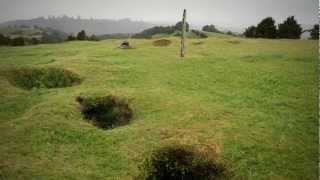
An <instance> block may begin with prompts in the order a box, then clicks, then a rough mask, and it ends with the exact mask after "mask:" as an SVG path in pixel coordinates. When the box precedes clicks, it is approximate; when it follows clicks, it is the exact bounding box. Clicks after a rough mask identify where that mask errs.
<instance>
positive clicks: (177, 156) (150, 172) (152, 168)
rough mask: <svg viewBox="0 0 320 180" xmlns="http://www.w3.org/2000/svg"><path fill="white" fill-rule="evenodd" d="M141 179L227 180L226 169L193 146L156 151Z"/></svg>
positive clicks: (148, 160) (213, 158)
mask: <svg viewBox="0 0 320 180" xmlns="http://www.w3.org/2000/svg"><path fill="white" fill-rule="evenodd" d="M142 172H143V173H142V174H143V175H141V176H139V179H146V180H151V179H157V180H216V179H227V175H226V174H227V173H226V168H225V167H224V166H223V165H222V164H220V163H218V162H217V161H216V159H215V157H212V156H211V155H210V154H208V153H206V152H203V151H199V150H196V149H195V148H194V147H191V146H185V145H184V146H180V145H173V146H168V147H163V148H160V149H158V150H157V151H154V152H153V154H152V155H151V157H150V158H149V159H147V160H146V161H145V162H144V165H143V166H142Z"/></svg>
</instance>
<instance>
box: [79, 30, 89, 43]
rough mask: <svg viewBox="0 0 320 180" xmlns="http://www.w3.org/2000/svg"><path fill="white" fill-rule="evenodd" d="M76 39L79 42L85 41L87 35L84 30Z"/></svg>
mask: <svg viewBox="0 0 320 180" xmlns="http://www.w3.org/2000/svg"><path fill="white" fill-rule="evenodd" d="M77 39H78V40H80V41H84V40H86V39H87V34H86V32H85V31H84V30H82V31H80V32H79V33H78V35H77Z"/></svg>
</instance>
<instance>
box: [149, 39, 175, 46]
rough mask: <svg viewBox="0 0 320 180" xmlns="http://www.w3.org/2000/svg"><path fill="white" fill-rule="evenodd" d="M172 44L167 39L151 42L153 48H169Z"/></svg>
mask: <svg viewBox="0 0 320 180" xmlns="http://www.w3.org/2000/svg"><path fill="white" fill-rule="evenodd" d="M171 43H172V42H171V41H170V40H168V39H159V40H156V41H154V42H153V45H154V46H158V47H164V46H169V45H170V44H171Z"/></svg>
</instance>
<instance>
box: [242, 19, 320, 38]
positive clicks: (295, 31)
mask: <svg viewBox="0 0 320 180" xmlns="http://www.w3.org/2000/svg"><path fill="white" fill-rule="evenodd" d="M308 31H310V35H311V39H319V25H314V27H313V29H311V30H308ZM302 33H303V29H302V27H301V25H300V24H298V22H297V20H296V19H295V18H294V16H290V17H288V18H287V19H286V20H284V21H283V22H282V23H280V24H278V26H276V24H275V20H274V19H273V18H272V17H267V18H265V19H263V20H262V21H261V22H260V23H258V25H257V26H250V27H248V28H247V29H246V30H245V32H244V33H243V34H244V36H245V37H248V38H269V39H276V38H280V39H300V36H301V34H302Z"/></svg>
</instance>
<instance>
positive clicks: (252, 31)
mask: <svg viewBox="0 0 320 180" xmlns="http://www.w3.org/2000/svg"><path fill="white" fill-rule="evenodd" d="M243 35H244V36H245V37H247V38H254V37H256V35H257V28H256V27H255V26H250V27H248V28H247V29H246V30H245V32H244V33H243Z"/></svg>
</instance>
